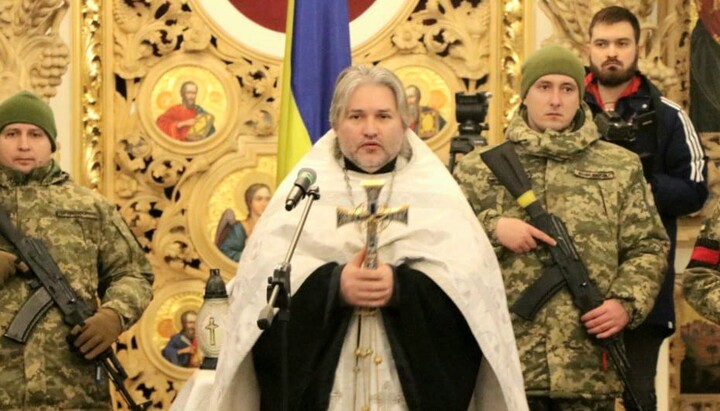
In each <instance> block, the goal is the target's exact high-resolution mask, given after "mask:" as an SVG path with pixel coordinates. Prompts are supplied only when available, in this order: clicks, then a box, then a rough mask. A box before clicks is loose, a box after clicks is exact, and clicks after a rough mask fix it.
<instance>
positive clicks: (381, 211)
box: [337, 180, 408, 268]
mask: <svg viewBox="0 0 720 411" xmlns="http://www.w3.org/2000/svg"><path fill="white" fill-rule="evenodd" d="M360 185H362V187H363V188H364V189H365V192H366V194H367V208H366V209H362V208H360V207H358V208H356V209H355V210H349V209H347V208H343V207H338V209H337V226H338V227H340V226H342V225H345V224H347V223H354V222H359V223H362V224H364V225H365V226H366V245H367V255H366V257H365V261H364V262H363V267H366V268H377V264H378V254H377V252H378V237H379V232H380V231H381V230H382V228H384V227H382V225H383V224H387V223H389V222H391V221H398V222H401V223H403V224H407V220H408V206H407V205H402V206H400V207H395V208H387V207H381V206H380V204H379V201H378V200H379V198H380V191H381V190H382V188H383V186H384V185H385V181H384V180H364V181H362V182H361V183H360Z"/></svg>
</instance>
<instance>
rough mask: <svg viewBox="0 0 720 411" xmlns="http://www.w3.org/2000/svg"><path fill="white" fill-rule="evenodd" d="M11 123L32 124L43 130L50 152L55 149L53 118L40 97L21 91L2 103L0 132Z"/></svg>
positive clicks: (50, 110)
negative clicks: (47, 138) (46, 136)
mask: <svg viewBox="0 0 720 411" xmlns="http://www.w3.org/2000/svg"><path fill="white" fill-rule="evenodd" d="M13 123H25V124H33V125H35V126H38V127H40V128H41V129H43V130H44V131H45V134H47V135H48V137H49V138H50V144H51V145H52V151H53V152H55V149H56V148H57V145H56V144H55V138H56V137H57V129H56V128H55V116H54V115H53V112H52V109H51V108H50V106H49V105H48V104H47V103H46V102H44V101H43V100H42V99H41V98H40V97H38V96H36V95H35V94H33V93H30V92H28V91H21V92H19V93H17V94H15V95H14V96H12V97H9V98H7V99H6V100H5V101H3V102H2V103H1V104H0V131H2V129H4V128H5V126H7V125H8V124H13Z"/></svg>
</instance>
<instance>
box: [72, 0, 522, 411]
mask: <svg viewBox="0 0 720 411" xmlns="http://www.w3.org/2000/svg"><path fill="white" fill-rule="evenodd" d="M82 3H83V5H82V7H81V18H80V19H79V20H78V21H82V22H83V24H82V25H79V26H82V29H81V28H79V27H78V28H76V29H77V30H80V33H81V37H82V41H81V47H82V50H83V53H84V56H83V57H84V61H83V62H82V66H83V67H84V68H85V69H84V70H83V73H82V74H81V78H82V86H83V93H82V96H80V99H81V100H82V106H83V109H84V110H85V111H84V112H83V114H82V117H83V120H82V121H83V127H84V129H85V130H86V131H85V133H84V136H83V138H84V139H85V140H84V142H83V149H84V152H85V153H86V155H85V158H84V161H85V162H86V168H85V169H84V172H83V178H85V180H86V182H90V183H91V184H93V182H96V183H95V184H96V187H102V188H103V191H104V192H105V193H107V194H108V195H109V196H111V197H112V199H113V200H114V201H115V202H117V203H118V204H119V207H120V212H121V214H122V216H123V217H124V218H125V220H126V221H127V222H128V224H129V226H130V228H131V230H132V231H133V233H134V234H135V235H136V236H137V237H138V240H139V241H140V243H141V245H142V246H143V247H144V249H145V250H146V251H147V254H148V258H149V259H150V261H151V263H152V265H153V269H154V272H155V277H156V282H155V286H154V287H155V290H156V302H154V303H153V306H152V307H151V308H150V309H149V310H148V311H147V312H146V315H145V316H144V317H143V319H142V320H141V321H140V323H138V324H137V325H136V326H135V327H133V328H132V329H131V330H129V331H128V332H126V333H125V334H123V336H122V338H121V344H120V354H119V355H120V357H121V359H122V360H123V363H124V364H125V365H126V367H127V368H128V371H129V373H130V375H131V380H130V381H129V385H130V389H131V392H132V393H133V395H134V396H136V398H138V399H139V398H140V397H142V396H145V397H148V398H151V399H152V400H153V402H154V404H155V406H156V407H159V408H162V409H166V408H168V406H169V404H170V402H171V401H172V399H173V398H174V397H175V395H176V394H177V392H178V391H179V390H180V389H181V388H182V385H183V384H184V381H185V380H186V379H187V378H188V377H189V375H190V373H191V370H184V369H180V368H179V367H177V366H173V365H171V364H169V363H167V361H165V360H164V359H163V358H162V357H161V356H160V355H159V351H158V348H159V345H162V342H158V341H160V340H158V339H157V335H158V334H157V333H158V332H159V331H158V330H159V329H160V328H162V327H163V326H164V325H167V322H168V321H167V320H168V316H167V315H165V314H167V313H169V312H171V311H172V312H175V311H177V310H175V311H173V310H172V309H169V308H167V307H170V306H172V307H175V306H179V305H178V304H180V303H178V304H176V303H175V302H177V301H181V300H182V301H185V300H183V299H184V298H185V297H183V296H187V295H189V294H186V293H187V292H196V291H200V290H201V288H202V284H203V282H204V281H205V279H206V278H207V275H208V271H209V269H210V268H216V267H217V268H220V269H221V273H222V275H223V277H225V279H226V280H227V279H229V278H230V277H232V276H233V275H234V272H235V267H236V265H235V263H234V262H233V261H232V260H230V259H229V258H228V257H226V256H225V255H224V254H222V253H221V252H220V251H219V249H218V247H217V245H216V244H215V242H214V238H215V232H216V230H217V224H218V220H219V219H220V215H221V214H222V213H223V212H224V210H226V209H228V208H230V209H233V211H234V213H235V215H236V216H237V217H238V218H239V219H240V218H242V217H243V216H244V209H243V208H244V204H242V201H241V200H240V194H239V193H243V192H244V188H245V187H247V186H248V185H249V184H251V183H253V182H264V181H270V182H272V181H275V176H274V172H275V162H276V160H275V158H276V150H277V148H276V145H277V136H276V134H277V131H276V130H277V124H278V122H279V118H278V113H279V103H280V90H279V84H280V78H279V77H280V73H281V68H282V67H281V64H282V61H281V60H280V59H279V58H277V57H272V56H269V55H267V54H263V53H262V52H261V50H260V51H259V50H257V49H255V48H253V47H251V46H256V45H255V44H252V45H247V44H244V43H243V42H242V41H239V40H237V38H235V37H234V36H233V35H232V33H231V31H233V29H234V28H235V27H233V26H221V25H219V24H218V22H217V21H218V20H216V18H215V17H214V16H213V15H212V14H211V13H209V11H208V10H207V8H208V5H209V4H212V3H210V2H200V1H197V0H134V1H127V0H114V1H113V2H106V4H107V6H105V7H111V9H110V10H107V9H106V10H103V7H102V6H101V5H102V3H101V2H98V1H92V0H90V1H87V2H82ZM110 3H112V4H111V5H110ZM201 3H202V4H201ZM376 4H377V5H376ZM376 4H374V5H373V6H371V7H370V8H369V9H368V15H367V16H360V17H358V19H357V20H358V21H359V20H361V19H363V18H364V19H365V20H364V21H365V22H366V23H363V24H362V25H360V24H359V23H356V22H355V21H354V22H353V23H351V33H355V32H358V31H353V30H365V32H364V33H360V32H358V33H360V34H358V36H354V35H353V39H354V40H353V41H356V42H357V43H356V44H355V43H354V44H355V45H354V47H353V61H354V62H356V63H360V62H365V63H372V64H383V65H386V66H388V67H391V68H393V69H394V70H396V72H397V73H398V74H399V75H401V77H403V79H405V78H407V80H408V81H413V82H415V83H417V84H418V85H420V86H421V87H422V89H423V94H424V96H423V97H422V99H421V104H422V105H425V106H427V107H430V108H432V109H435V110H436V113H437V115H436V116H434V117H433V116H429V114H428V113H430V111H429V110H426V111H425V112H424V113H425V116H424V117H423V119H424V121H425V122H424V125H425V127H426V129H431V128H432V127H431V126H432V125H433V124H430V123H429V121H430V120H433V121H436V123H435V126H436V129H437V133H436V134H432V135H428V139H427V141H428V144H429V145H430V146H431V147H432V148H433V149H434V150H435V151H436V152H437V153H438V155H439V156H440V157H441V158H443V159H444V158H447V155H448V140H449V138H450V136H452V135H453V134H455V133H456V131H457V125H456V123H455V118H454V98H453V97H454V93H455V92H457V91H462V92H465V93H477V92H480V91H493V93H495V94H496V96H497V97H495V98H493V100H491V104H493V107H495V108H494V110H495V112H497V113H501V114H500V115H499V116H497V118H492V119H491V118H488V121H490V123H491V127H492V129H493V133H495V134H497V136H499V137H501V135H502V134H501V133H502V127H503V125H504V121H506V119H507V118H509V113H510V112H511V110H512V109H513V108H514V106H515V105H516V104H517V98H516V94H515V91H514V90H515V89H516V88H517V85H518V82H519V78H518V75H519V64H520V61H521V60H522V56H523V51H522V50H523V49H524V41H525V36H524V32H523V30H524V21H525V19H526V13H527V12H526V11H525V10H524V4H525V3H524V2H523V1H517V0H512V1H509V0H508V1H503V2H490V1H471V2H454V1H451V0H429V1H404V2H396V1H394V0H378V1H376ZM383 5H391V6H392V8H391V10H392V12H387V13H380V15H381V16H382V18H378V17H377V16H378V15H376V14H373V13H377V12H378V10H380V8H381V6H383ZM388 10H390V9H388ZM387 14H389V15H387ZM368 19H371V20H377V22H375V23H376V24H375V26H373V27H376V28H375V29H374V30H375V31H368V30H367V27H370V25H368V24H367V21H368ZM378 22H379V23H378ZM353 24H355V28H353V27H354V26H353ZM101 29H102V30H101ZM243 36H244V37H243V39H244V41H247V38H248V35H247V34H246V33H243ZM358 39H360V40H358ZM493 39H494V40H493ZM491 59H495V60H494V61H491ZM494 71H500V72H501V74H498V73H494ZM103 75H104V76H105V77H103ZM188 81H191V82H193V83H194V84H195V85H196V86H197V89H196V90H195V88H193V90H195V91H196V95H195V103H196V104H197V105H199V106H201V107H202V108H203V110H204V111H205V112H206V114H207V115H205V116H203V117H202V118H199V117H198V118H197V121H196V122H195V124H194V125H192V126H189V127H190V128H191V129H192V131H188V132H187V133H183V132H180V131H179V130H180V129H181V128H182V127H176V128H177V130H174V129H173V128H170V127H169V126H167V124H176V126H177V123H178V122H179V121H181V120H172V121H165V120H167V119H168V116H164V115H165V114H167V113H169V112H173V111H174V112H182V111H183V110H181V108H180V106H182V105H183V104H184V100H183V98H184V96H183V92H182V85H183V83H186V82H188ZM503 82H505V83H506V84H503ZM184 107H186V108H187V107H190V106H184ZM100 113H102V116H100ZM434 113H435V112H434ZM161 117H164V118H165V120H161V119H160V118H161ZM441 118H442V121H444V122H445V123H442V122H441V121H440V119H441ZM198 123H201V124H200V125H197V124H198ZM101 136H102V139H101V138H100V137H101ZM496 140H497V139H496ZM104 150H110V151H112V153H109V154H110V155H108V153H105V152H104ZM103 159H106V160H105V161H109V162H111V165H109V164H105V163H104V162H103ZM270 186H271V187H272V186H273V185H272V184H270ZM179 284H182V287H180V286H179ZM172 301H175V302H172ZM183 304H184V303H183ZM180 305H182V304H180ZM162 313H165V314H162ZM163 324H164V325H163ZM158 327H160V328H158ZM163 330H164V329H163ZM165 331H167V330H165ZM166 334H167V332H165V334H162V335H164V336H165V337H163V338H166V337H167V335H166Z"/></svg>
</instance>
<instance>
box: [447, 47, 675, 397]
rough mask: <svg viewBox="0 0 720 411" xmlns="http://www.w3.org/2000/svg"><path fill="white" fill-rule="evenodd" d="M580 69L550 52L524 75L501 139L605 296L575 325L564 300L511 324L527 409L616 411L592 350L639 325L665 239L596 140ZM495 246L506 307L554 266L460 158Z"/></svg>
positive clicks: (573, 60)
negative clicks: (600, 340)
mask: <svg viewBox="0 0 720 411" xmlns="http://www.w3.org/2000/svg"><path fill="white" fill-rule="evenodd" d="M583 77H584V70H583V66H582V63H581V62H580V60H579V59H578V58H577V57H575V56H574V55H573V54H572V53H571V52H569V51H568V50H566V49H564V48H562V47H559V46H550V47H546V48H544V49H542V50H539V51H537V52H536V53H535V54H533V55H532V56H530V57H529V58H528V59H527V61H526V63H525V64H524V65H523V72H522V82H521V96H522V97H523V104H522V105H521V106H520V109H519V110H518V112H517V113H516V114H515V116H514V117H513V119H512V120H511V122H510V124H509V126H508V129H507V132H506V138H507V139H508V140H509V141H511V142H513V143H514V148H515V150H516V151H517V153H518V155H519V157H520V161H521V163H522V165H523V168H524V169H525V170H526V171H527V173H528V175H529V176H530V178H531V180H532V187H533V189H534V191H535V194H536V195H537V198H539V199H541V201H542V202H543V204H544V206H545V208H546V209H547V210H548V211H549V212H550V213H553V214H555V215H557V216H558V217H559V218H560V219H562V220H563V221H564V222H565V224H566V225H567V228H568V231H569V233H570V235H571V237H572V239H573V240H574V242H575V245H576V247H577V249H578V252H579V253H580V257H581V258H582V260H583V261H584V263H585V265H586V266H587V268H588V271H589V274H590V277H591V278H592V279H593V280H594V282H595V284H596V285H597V286H598V288H599V289H600V291H601V292H602V293H604V295H605V296H606V300H605V302H604V303H603V304H602V305H601V306H600V307H598V308H596V309H594V310H592V311H590V312H588V313H586V314H585V315H584V316H582V317H580V314H579V311H578V309H577V308H576V307H575V306H574V305H573V303H572V300H571V297H570V294H569V292H568V291H567V289H562V290H561V291H560V292H558V293H557V294H555V295H554V296H553V297H552V298H551V299H550V300H549V301H548V302H547V303H546V304H545V305H544V306H543V307H542V308H541V309H540V311H539V312H538V314H537V316H536V317H535V319H534V320H533V321H526V320H523V319H522V318H520V317H518V316H517V315H515V314H513V315H512V320H513V328H514V330H515V337H516V340H517V344H518V350H519V353H520V359H521V362H522V366H523V375H524V377H525V390H526V394H527V396H528V400H529V404H530V408H531V410H544V409H559V410H613V409H614V399H615V398H616V397H619V396H620V395H621V394H622V391H623V387H622V382H621V381H620V380H619V378H618V377H617V375H616V373H615V371H614V369H613V368H612V366H611V365H609V363H608V360H607V357H606V354H605V353H603V352H602V350H601V348H600V347H599V346H598V344H596V343H594V342H593V340H594V339H595V337H597V338H607V337H610V336H612V335H614V334H616V333H618V332H620V331H621V330H622V329H623V328H625V327H626V326H630V327H633V326H636V325H637V324H640V323H641V322H642V320H643V319H644V318H645V316H646V315H647V314H648V312H649V311H650V309H651V308H652V302H653V300H654V298H655V296H656V295H657V293H658V290H659V287H660V281H661V279H662V275H663V271H664V270H665V266H666V264H667V261H666V256H667V250H668V246H669V242H668V238H667V235H666V234H665V230H664V229H663V226H662V224H661V222H660V218H659V216H658V213H657V211H656V209H655V206H654V203H653V199H652V195H651V194H650V193H649V191H648V186H647V184H646V182H645V180H644V178H643V174H642V167H641V164H640V161H639V159H638V157H637V156H636V155H635V154H633V153H631V152H630V151H627V150H625V149H623V148H620V147H618V146H616V145H614V144H611V143H606V142H604V141H600V140H598V133H597V130H596V128H595V125H594V123H593V122H592V121H590V120H589V117H588V116H587V110H586V109H587V108H586V107H585V106H584V104H582V103H581V97H580V96H582V94H583V90H582V89H583ZM455 175H456V178H457V180H458V181H459V182H460V185H461V187H462V188H463V190H464V192H465V194H466V196H467V198H468V200H469V201H470V204H471V205H472V207H473V209H474V210H475V212H476V214H477V215H478V218H479V219H480V222H481V223H482V224H483V227H484V228H485V230H486V231H487V232H488V234H489V236H490V239H491V241H492V242H493V245H494V247H495V250H496V253H497V256H498V260H499V261H500V266H501V269H502V273H503V278H504V280H505V288H506V292H507V296H508V304H509V305H512V304H513V303H514V302H515V301H516V300H517V299H518V297H520V295H522V293H523V291H524V290H525V289H526V288H527V287H528V286H529V285H530V284H532V283H533V282H534V281H536V280H537V279H538V278H539V277H540V276H541V275H542V274H543V273H544V272H545V271H546V270H547V269H548V267H549V265H550V264H551V261H550V256H549V253H547V249H546V248H545V247H538V244H541V243H547V244H550V245H554V244H555V241H554V240H553V239H552V238H551V237H549V236H548V235H546V234H545V233H543V232H541V231H539V230H537V229H536V228H534V227H533V226H531V225H530V224H529V223H527V222H526V221H527V220H528V216H527V215H526V213H525V211H524V210H523V209H522V208H520V206H519V205H518V204H517V203H516V201H515V200H514V199H513V198H512V196H511V195H510V193H509V192H508V191H507V190H506V189H505V188H504V187H503V186H501V185H500V184H499V182H498V180H497V178H495V176H494V175H493V174H492V172H491V171H490V170H489V169H488V167H487V166H486V165H485V164H484V163H483V161H482V160H481V158H480V156H479V153H478V152H477V151H475V152H473V153H470V154H468V155H467V156H465V157H464V158H463V159H462V161H461V162H460V164H459V166H458V168H457V169H456V171H455Z"/></svg>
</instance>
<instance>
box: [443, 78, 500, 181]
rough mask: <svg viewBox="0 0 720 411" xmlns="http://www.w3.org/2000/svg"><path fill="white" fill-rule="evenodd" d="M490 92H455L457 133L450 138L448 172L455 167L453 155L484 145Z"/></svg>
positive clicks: (465, 152)
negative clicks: (468, 93)
mask: <svg viewBox="0 0 720 411" xmlns="http://www.w3.org/2000/svg"><path fill="white" fill-rule="evenodd" d="M490 97H492V93H490V92H487V91H486V92H483V93H476V94H470V95H467V94H463V93H460V92H458V93H455V120H456V121H457V123H458V132H459V133H460V134H459V135H457V136H455V137H453V138H451V139H450V160H449V163H448V168H449V169H450V172H452V171H453V169H454V168H455V156H456V155H457V154H467V153H469V152H471V151H473V149H475V147H477V146H486V145H487V144H488V143H487V139H486V138H485V137H483V135H482V132H483V131H485V130H488V129H489V127H488V125H487V124H486V123H485V117H487V113H488V107H489V106H490Z"/></svg>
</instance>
